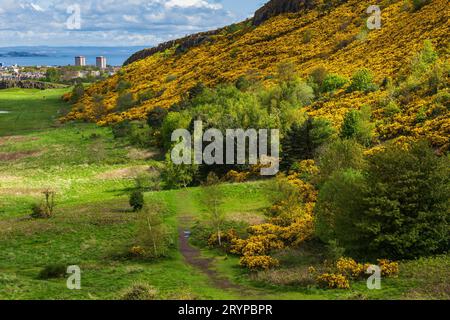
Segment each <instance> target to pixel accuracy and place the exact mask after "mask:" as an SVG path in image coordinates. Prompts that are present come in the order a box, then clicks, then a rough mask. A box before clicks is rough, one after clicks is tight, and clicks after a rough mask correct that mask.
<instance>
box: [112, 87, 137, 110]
mask: <svg viewBox="0 0 450 320" xmlns="http://www.w3.org/2000/svg"><path fill="white" fill-rule="evenodd" d="M134 105H135V100H134V98H133V94H132V93H131V92H123V93H121V94H119V97H118V98H117V102H116V110H117V111H119V112H123V111H127V110H128V109H130V108H131V107H133V106H134Z"/></svg>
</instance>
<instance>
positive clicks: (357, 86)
mask: <svg viewBox="0 0 450 320" xmlns="http://www.w3.org/2000/svg"><path fill="white" fill-rule="evenodd" d="M377 89H378V87H377V85H376V84H375V83H374V79H373V74H372V72H371V71H370V70H368V69H359V70H357V71H356V72H355V73H354V74H353V76H352V79H351V83H350V86H349V87H348V91H350V92H353V91H364V92H370V91H376V90H377Z"/></svg>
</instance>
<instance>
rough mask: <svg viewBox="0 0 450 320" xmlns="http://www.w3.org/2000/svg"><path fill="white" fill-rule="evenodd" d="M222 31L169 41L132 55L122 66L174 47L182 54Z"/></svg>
mask: <svg viewBox="0 0 450 320" xmlns="http://www.w3.org/2000/svg"><path fill="white" fill-rule="evenodd" d="M222 30H223V29H218V30H212V31H207V32H200V33H196V34H192V35H189V36H187V37H184V38H181V39H177V40H171V41H167V42H164V43H161V44H160V45H158V46H156V47H153V48H148V49H144V50H141V51H138V52H136V53H135V54H133V55H132V56H131V57H129V58H128V59H127V60H126V61H125V62H124V64H123V65H124V66H126V65H129V64H131V63H133V62H135V61H138V60H142V59H145V58H147V57H149V56H151V55H154V54H155V53H158V52H164V51H166V50H167V49H171V48H173V47H175V46H176V47H177V49H176V50H177V53H182V52H184V51H186V50H188V49H189V48H192V47H195V46H198V45H200V44H202V43H204V42H207V41H211V36H213V35H215V34H218V33H219V32H221V31H222Z"/></svg>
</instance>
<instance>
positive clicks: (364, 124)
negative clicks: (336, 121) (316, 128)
mask: <svg viewBox="0 0 450 320" xmlns="http://www.w3.org/2000/svg"><path fill="white" fill-rule="evenodd" d="M371 114H372V112H371V110H370V107H366V106H364V107H362V108H361V110H355V109H352V110H350V111H349V112H347V114H346V115H345V118H344V122H343V123H342V127H341V131H340V136H341V138H344V139H355V140H357V141H358V142H359V143H361V144H362V145H364V146H369V145H370V144H371V143H372V139H373V129H374V125H373V123H371V121H370V119H371Z"/></svg>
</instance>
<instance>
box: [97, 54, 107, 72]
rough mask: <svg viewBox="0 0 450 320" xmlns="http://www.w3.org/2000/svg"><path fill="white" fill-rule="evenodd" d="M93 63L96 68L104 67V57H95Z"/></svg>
mask: <svg viewBox="0 0 450 320" xmlns="http://www.w3.org/2000/svg"><path fill="white" fill-rule="evenodd" d="M95 65H96V66H97V68H100V69H106V58H105V57H103V56H100V57H97V58H95Z"/></svg>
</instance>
